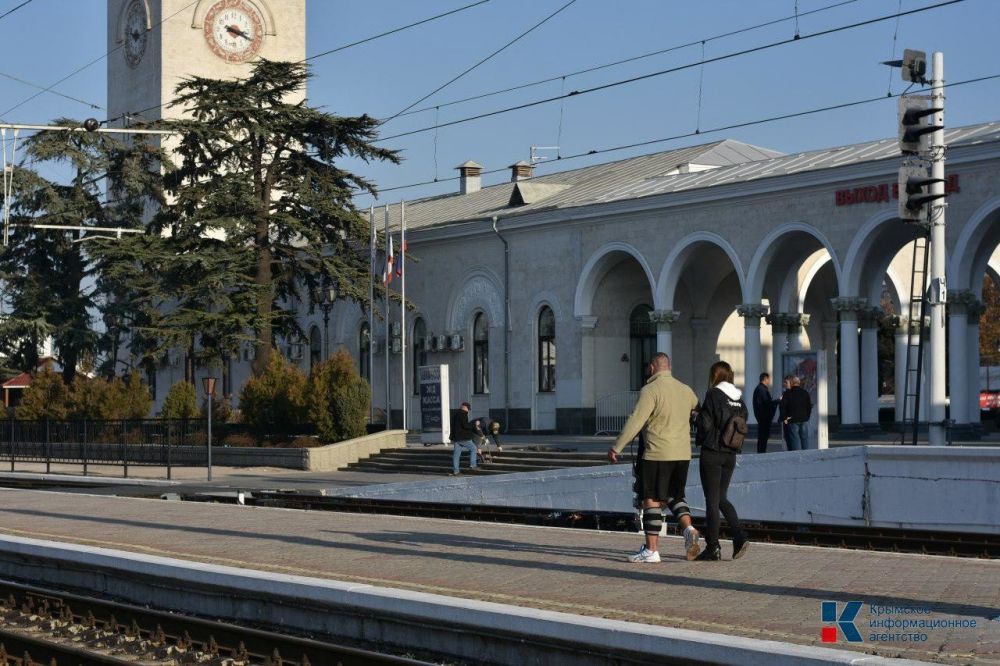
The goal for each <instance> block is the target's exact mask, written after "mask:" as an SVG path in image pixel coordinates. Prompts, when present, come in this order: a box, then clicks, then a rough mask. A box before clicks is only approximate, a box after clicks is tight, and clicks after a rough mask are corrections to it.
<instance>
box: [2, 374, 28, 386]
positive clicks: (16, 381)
mask: <svg viewBox="0 0 1000 666" xmlns="http://www.w3.org/2000/svg"><path fill="white" fill-rule="evenodd" d="M29 386H31V373H30V372H22V373H21V374H19V375H18V376H17V377H14V378H13V379H8V380H7V381H5V382H4V383H3V388H5V389H22V388H28V387H29Z"/></svg>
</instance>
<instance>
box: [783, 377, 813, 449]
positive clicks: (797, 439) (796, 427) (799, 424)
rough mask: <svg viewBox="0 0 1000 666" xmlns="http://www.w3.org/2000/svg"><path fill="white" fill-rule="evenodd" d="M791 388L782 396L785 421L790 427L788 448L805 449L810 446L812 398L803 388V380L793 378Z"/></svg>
mask: <svg viewBox="0 0 1000 666" xmlns="http://www.w3.org/2000/svg"><path fill="white" fill-rule="evenodd" d="M791 385H792V386H791V388H790V389H788V390H787V391H785V392H784V393H783V394H782V396H781V406H782V410H781V411H782V413H783V414H784V423H785V425H786V426H787V427H788V450H789V451H805V450H806V449H808V448H809V417H810V416H811V415H812V407H813V406H812V398H810V397H809V391H807V390H805V389H804V388H802V380H801V379H799V378H798V377H792V378H791Z"/></svg>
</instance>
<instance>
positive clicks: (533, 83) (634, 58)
mask: <svg viewBox="0 0 1000 666" xmlns="http://www.w3.org/2000/svg"><path fill="white" fill-rule="evenodd" d="M855 2H858V0H842V1H841V2H837V3H834V4H832V5H826V6H825V7H817V8H816V9H812V10H810V11H808V12H801V13H799V16H806V15H809V14H818V13H819V12H825V11H828V10H830V9H835V8H837V7H843V6H844V5H849V4H852V3H855ZM795 18H796V17H795V16H786V17H784V18H779V19H774V20H771V21H766V22H764V23H758V24H756V25H751V26H747V27H745V28H737V29H736V30H731V31H729V32H724V33H721V34H718V35H713V36H711V37H705V38H704V39H699V40H697V41H694V42H687V43H686V44H677V45H675V46H669V47H667V48H664V49H659V50H657V51H650V52H648V53H641V54H639V55H635V56H631V57H629V58H624V59H622V60H615V61H614V62H609V63H605V64H603V65H594V66H593V67H587V68H586V69H580V70H577V71H575V72H567V73H565V74H560V75H558V76H550V77H549V78H547V79H539V80H537V81H531V82H529V83H522V84H519V85H516V86H511V87H509V88H501V89H499V90H492V91H489V92H485V93H481V94H478V95H473V96H472V97H464V98H462V99H456V100H452V101H450V102H441V103H440V104H436V105H434V106H424V107H421V108H419V109H413V110H411V111H407V112H405V113H400V114H398V115H400V116H410V115H414V114H417V113H424V112H426V111H433V110H434V109H436V108H438V107H441V108H443V107H446V106H454V105H456V104H464V103H466V102H474V101H476V100H480V99H484V98H486V97H493V96H496V95H502V94H504V93H509V92H515V91H518V90H524V89H525V88H533V87H535V86H540V85H543V84H545V83H552V82H553V81H559V80H562V79H568V78H570V77H572V76H579V75H581V74H590V73H591V72H597V71H600V70H602V69H608V68H609V67H617V66H618V65H627V64H629V63H633V62H637V61H639V60H643V59H645V58H652V57H653V56H658V55H663V54H664V53H671V52H673V51H680V50H682V49H686V48H690V47H692V46H698V45H699V44H702V43H708V42H712V41H716V40H719V39H724V38H726V37H733V36H735V35H740V34H743V33H745V32H751V31H753V30H759V29H761V28H767V27H770V26H772V25H777V24H778V23H785V22H787V21H791V20H793V19H795Z"/></svg>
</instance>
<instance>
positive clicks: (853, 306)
mask: <svg viewBox="0 0 1000 666" xmlns="http://www.w3.org/2000/svg"><path fill="white" fill-rule="evenodd" d="M830 307H832V308H833V309H834V310H835V311H836V312H837V313H839V314H840V320H841V321H851V320H856V319H857V318H858V311H859V310H863V309H865V308H867V307H868V299H867V298H858V297H857V296H841V297H839V298H831V299H830Z"/></svg>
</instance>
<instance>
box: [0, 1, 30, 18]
mask: <svg viewBox="0 0 1000 666" xmlns="http://www.w3.org/2000/svg"><path fill="white" fill-rule="evenodd" d="M34 1H35V0H24V2H22V3H21V4H19V5H18V6H17V7H14V8H13V9H8V10H7V11H5V12H4V13H3V14H0V20H3V19H5V18H7V17H8V16H10V15H11V14H13V13H14V12H16V11H17V10H18V9H20V8H21V7H24V6H25V5H30V4H31V3H32V2H34Z"/></svg>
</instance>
